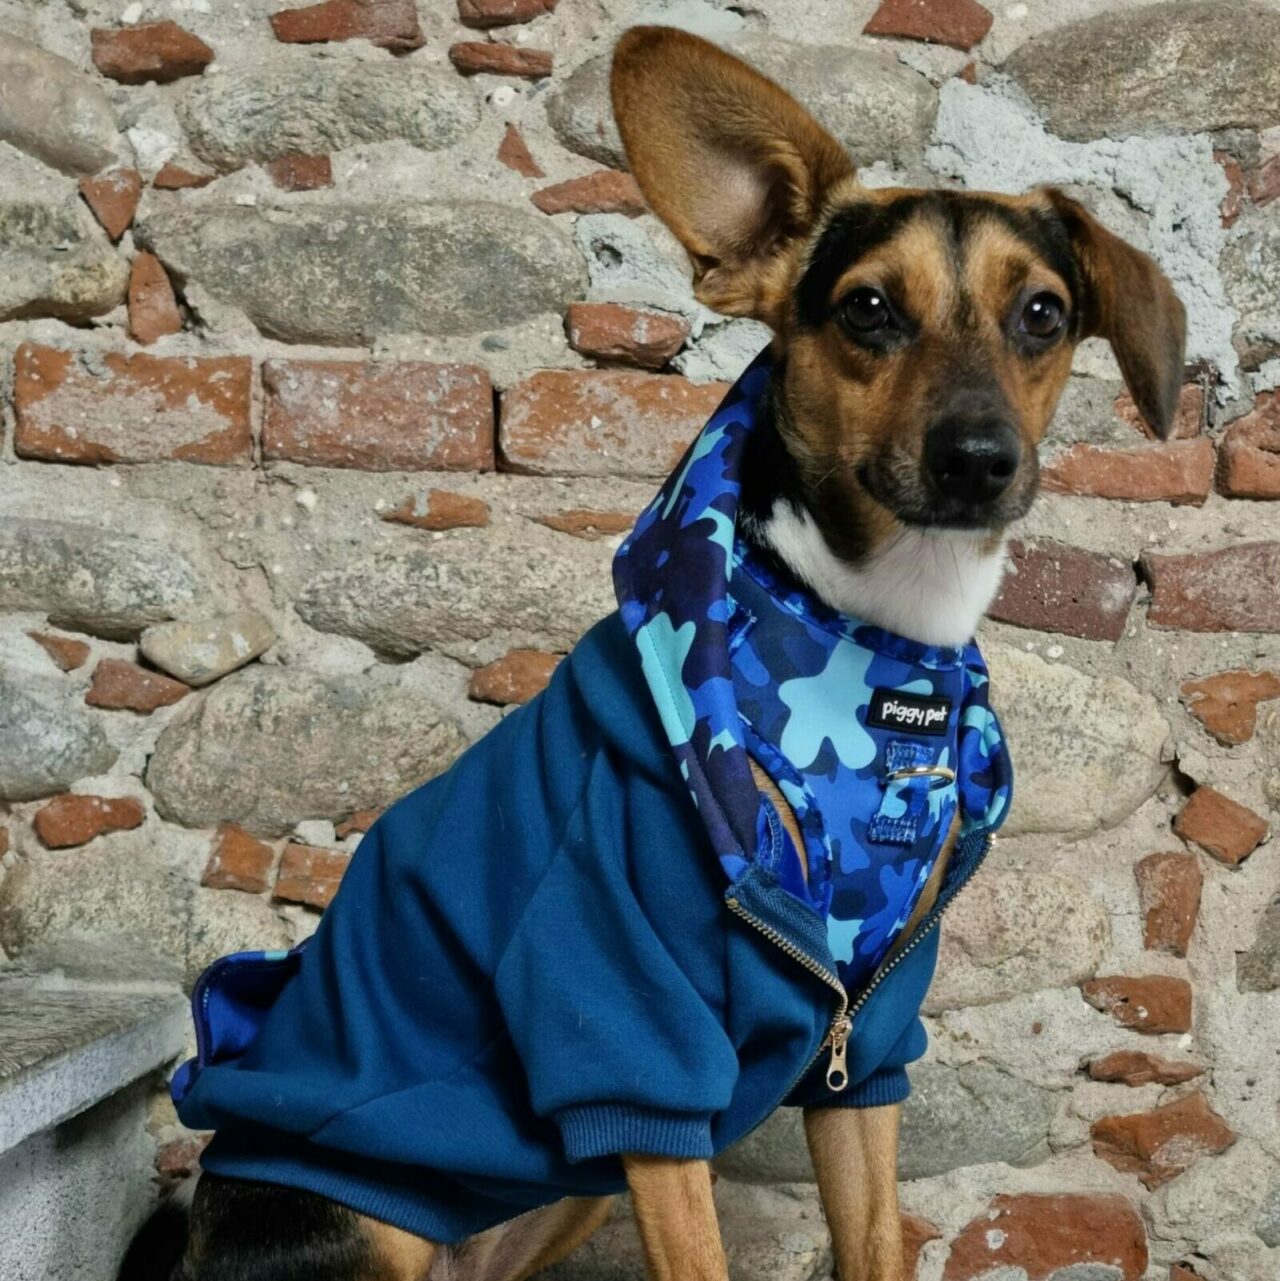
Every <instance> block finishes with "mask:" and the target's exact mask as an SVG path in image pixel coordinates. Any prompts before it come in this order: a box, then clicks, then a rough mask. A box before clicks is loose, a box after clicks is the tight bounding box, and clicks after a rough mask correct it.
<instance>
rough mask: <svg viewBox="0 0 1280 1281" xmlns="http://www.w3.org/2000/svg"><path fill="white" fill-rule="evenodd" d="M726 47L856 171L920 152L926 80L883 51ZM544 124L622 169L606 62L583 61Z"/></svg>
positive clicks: (928, 104)
mask: <svg viewBox="0 0 1280 1281" xmlns="http://www.w3.org/2000/svg"><path fill="white" fill-rule="evenodd" d="M726 47H727V48H729V49H730V50H731V51H732V52H734V53H736V54H737V55H738V56H739V57H741V58H744V59H745V60H746V61H747V62H749V63H751V64H752V65H753V66H755V67H757V68H759V70H761V71H763V72H764V74H765V75H767V76H770V77H771V78H772V79H774V80H776V81H778V83H779V84H781V85H782V87H783V88H784V89H787V90H789V91H790V92H791V93H793V94H794V95H795V96H796V97H797V98H798V99H799V100H800V102H802V103H803V104H804V106H805V107H807V108H808V109H809V110H810V111H812V112H813V114H814V115H815V116H816V117H817V118H818V120H819V121H821V122H822V124H824V125H825V126H826V127H827V128H828V129H829V130H830V131H831V132H832V134H834V135H835V137H836V138H838V139H839V140H840V141H841V142H842V143H844V145H845V146H846V147H848V148H849V150H850V152H851V153H852V154H853V158H854V160H855V161H856V162H857V163H858V164H860V165H869V164H871V163H872V162H874V161H876V160H886V161H889V162H890V163H891V164H902V163H904V162H907V161H910V160H916V159H918V158H919V157H920V155H921V153H922V152H923V150H924V147H925V144H926V143H927V141H928V138H929V130H930V127H931V126H932V124H933V116H934V111H935V108H936V102H937V99H936V95H935V94H934V91H933V89H932V87H931V86H930V84H929V82H928V81H927V80H926V79H925V78H924V77H923V76H921V75H919V74H918V73H916V72H914V71H912V70H911V69H910V68H908V67H906V66H904V65H903V64H902V63H901V62H899V61H898V59H897V58H895V57H894V56H893V54H891V53H889V52H888V51H886V50H882V49H868V48H857V49H854V48H850V47H848V46H845V45H833V44H797V43H794V42H792V41H790V40H779V39H777V38H776V37H773V36H758V35H751V36H742V37H740V38H738V39H735V40H732V41H730V42H728V44H727V45H726ZM547 119H548V120H549V121H550V123H551V128H552V129H553V130H554V131H555V134H556V137H557V138H559V139H560V141H561V142H562V143H563V144H564V145H565V146H566V147H568V148H569V150H570V151H576V152H578V153H579V155H583V156H588V157H590V158H591V159H592V160H598V161H599V162H600V163H601V164H605V165H611V166H613V167H615V168H621V167H625V165H626V157H625V155H624V154H623V150H622V140H621V138H620V137H619V136H618V127H617V125H616V124H615V123H614V120H613V111H612V108H611V106H610V103H609V58H608V55H605V56H603V57H599V58H593V59H591V60H590V61H589V62H584V63H583V64H582V65H581V66H580V67H578V68H577V69H576V70H575V71H574V72H573V73H572V74H571V75H570V76H568V77H566V79H565V80H564V81H563V82H562V83H561V84H560V85H558V86H557V87H556V88H555V89H553V90H552V91H551V93H550V94H548V95H547Z"/></svg>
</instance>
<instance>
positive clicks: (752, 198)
mask: <svg viewBox="0 0 1280 1281" xmlns="http://www.w3.org/2000/svg"><path fill="white" fill-rule="evenodd" d="M612 92H613V111H614V115H615V116H616V117H617V121H618V129H619V130H620V132H621V134H622V141H623V144H624V145H625V147H626V150H627V159H628V161H629V162H630V164H631V171H632V173H633V174H634V175H635V178H636V181H637V182H638V183H639V184H640V188H641V190H642V191H643V192H644V194H645V198H646V199H647V200H648V202H649V205H650V207H651V208H652V209H653V211H654V212H655V213H656V214H657V215H658V216H659V217H660V218H661V219H662V220H663V222H665V223H666V224H667V226H668V227H670V228H671V230H672V231H673V232H674V233H675V235H676V238H677V239H678V240H679V241H680V243H681V244H683V245H684V247H685V249H687V250H688V252H689V257H690V258H691V259H692V261H693V269H694V279H695V281H696V282H697V289H696V293H697V296H698V297H699V299H701V300H702V302H704V303H706V305H707V306H709V307H713V308H715V309H716V310H717V311H722V312H725V313H727V314H729V315H733V316H755V317H757V318H758V319H761V320H764V321H766V322H773V321H775V320H776V319H777V317H778V315H779V309H780V308H781V307H782V306H783V305H784V300H785V293H784V291H785V285H786V282H785V280H783V279H781V278H780V277H781V275H782V273H780V272H779V270H778V268H777V264H778V262H779V253H780V251H781V250H783V249H785V247H786V246H787V245H788V244H789V243H794V242H795V239H796V238H797V237H799V236H802V235H803V234H804V233H805V232H806V231H808V230H809V229H810V228H811V227H812V226H813V223H814V220H815V219H816V217H817V216H818V212H819V210H820V208H821V205H822V199H823V196H824V194H825V193H826V192H827V191H829V190H830V189H831V187H832V186H833V185H834V184H835V183H837V182H839V181H840V180H841V179H843V178H849V177H852V176H853V173H854V168H853V163H852V161H851V160H850V159H849V157H848V155H847V154H846V153H845V150H844V148H843V147H841V146H840V144H839V143H838V142H836V140H835V139H834V138H833V137H831V135H830V134H829V133H827V132H826V130H825V129H823V128H822V126H821V125H819V124H818V122H817V121H816V120H814V119H813V117H812V116H810V115H809V113H808V112H806V111H805V110H804V108H803V107H801V106H800V105H799V103H797V102H796V101H795V99H794V98H792V97H791V95H790V94H788V93H787V92H786V91H785V90H783V89H780V88H779V87H778V86H777V85H776V84H774V83H773V81H772V80H769V79H767V78H766V77H765V76H762V75H761V74H760V73H759V72H758V71H754V70H753V69H752V68H751V67H749V66H747V65H746V63H744V62H741V61H739V60H738V59H737V58H735V57H733V56H732V55H730V54H728V53H725V52H724V51H723V50H722V49H718V48H717V47H716V46H715V45H713V44H709V43H708V42H707V41H706V40H700V39H699V38H698V37H697V36H691V35H688V34H687V33H685V32H683V31H676V30H673V29H672V28H670V27H633V28H631V30H630V31H627V32H626V33H625V34H624V35H623V37H622V38H621V40H619V41H618V45H617V48H616V50H615V51H614V55H613V77H612Z"/></svg>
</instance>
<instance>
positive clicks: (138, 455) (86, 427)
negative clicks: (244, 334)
mask: <svg viewBox="0 0 1280 1281" xmlns="http://www.w3.org/2000/svg"><path fill="white" fill-rule="evenodd" d="M251 382H252V365H251V362H250V361H249V360H248V358H247V357H243V356H221V357H194V356H148V355H137V356H124V355H121V354H120V353H118V352H108V353H107V354H106V355H98V354H96V353H93V354H90V353H85V354H77V353H76V352H71V351H63V350H61V349H59V348H55V347H39V346H36V345H35V344H33V343H23V345H22V346H21V347H19V348H18V351H17V356H16V358H15V376H14V392H13V400H14V409H15V410H16V412H17V420H18V423H17V430H16V432H15V433H14V448H15V449H16V450H17V452H18V454H19V455H20V456H21V457H23V458H43V459H47V460H49V461H51V462H63V463H112V462H121V463H147V462H155V461H158V460H160V459H180V460H182V461H185V462H192V463H218V464H247V463H248V462H249V457H250V452H251V450H252V446H253V441H252V437H251V435H250V432H249V406H250V399H251Z"/></svg>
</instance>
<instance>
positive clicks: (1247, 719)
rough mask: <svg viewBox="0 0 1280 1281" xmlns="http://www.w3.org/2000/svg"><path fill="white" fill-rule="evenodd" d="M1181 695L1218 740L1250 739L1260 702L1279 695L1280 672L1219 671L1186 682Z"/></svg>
mask: <svg viewBox="0 0 1280 1281" xmlns="http://www.w3.org/2000/svg"><path fill="white" fill-rule="evenodd" d="M1182 698H1183V701H1184V702H1185V703H1186V705H1187V711H1189V712H1190V713H1191V714H1192V715H1193V716H1194V717H1195V718H1196V719H1197V720H1198V721H1199V722H1200V723H1201V724H1202V725H1203V726H1204V727H1205V729H1207V730H1208V731H1209V733H1210V734H1212V735H1213V736H1214V738H1216V739H1217V740H1218V742H1219V743H1225V744H1227V745H1228V746H1235V745H1237V744H1239V743H1247V742H1248V741H1249V739H1251V738H1252V737H1253V731H1254V728H1255V726H1256V725H1257V721H1258V704H1259V703H1261V702H1265V701H1266V700H1268V699H1273V698H1280V672H1271V671H1265V672H1249V671H1241V670H1235V671H1230V672H1218V673H1217V674H1216V675H1214V676H1206V677H1204V678H1203V679H1201V680H1194V681H1187V682H1185V683H1184V684H1183V686H1182Z"/></svg>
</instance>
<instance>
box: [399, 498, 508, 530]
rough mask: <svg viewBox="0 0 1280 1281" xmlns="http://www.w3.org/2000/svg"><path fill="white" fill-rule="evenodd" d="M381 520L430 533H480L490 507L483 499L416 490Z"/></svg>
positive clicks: (485, 522)
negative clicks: (459, 530) (465, 530)
mask: <svg viewBox="0 0 1280 1281" xmlns="http://www.w3.org/2000/svg"><path fill="white" fill-rule="evenodd" d="M382 519H383V520H388V521H391V522H392V524H395V525H409V526H411V527H412V528H414V529H425V530H429V531H430V532H432V533H436V532H438V531H439V530H442V529H483V528H484V527H485V526H486V525H487V524H488V523H489V504H488V503H486V502H485V501H484V499H483V498H473V497H471V496H470V495H469V494H453V493H450V492H449V491H448V490H447V489H431V490H425V491H424V490H419V491H418V492H417V493H416V494H410V495H409V497H408V498H406V499H405V500H404V502H402V503H401V504H400V506H399V507H393V508H392V509H391V510H390V511H384V512H383V513H382Z"/></svg>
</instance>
